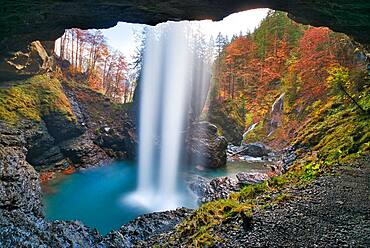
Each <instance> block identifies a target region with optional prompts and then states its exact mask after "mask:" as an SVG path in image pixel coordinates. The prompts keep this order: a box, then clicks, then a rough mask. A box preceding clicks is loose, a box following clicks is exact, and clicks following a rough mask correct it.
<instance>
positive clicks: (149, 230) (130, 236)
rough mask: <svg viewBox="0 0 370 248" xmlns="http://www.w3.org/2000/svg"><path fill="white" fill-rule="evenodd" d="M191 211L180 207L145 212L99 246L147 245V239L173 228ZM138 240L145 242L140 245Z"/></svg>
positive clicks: (105, 238) (110, 234) (106, 237)
mask: <svg viewBox="0 0 370 248" xmlns="http://www.w3.org/2000/svg"><path fill="white" fill-rule="evenodd" d="M191 212H192V210H191V209H187V208H178V209H176V210H171V211H165V212H158V213H150V214H144V215H142V216H139V217H138V218H136V219H134V220H132V221H130V222H129V223H127V224H126V225H123V226H122V227H121V228H120V229H119V230H118V231H112V232H110V233H109V234H108V235H107V236H105V237H104V239H103V240H102V241H101V242H100V243H99V244H98V245H97V247H145V240H147V239H150V238H151V237H153V236H156V235H160V234H162V233H166V232H169V231H171V230H173V229H174V228H175V226H176V225H177V224H179V223H180V222H181V221H182V220H184V219H185V218H186V217H188V216H189V215H190V214H191ZM137 242H143V244H142V245H139V246H138V245H137Z"/></svg>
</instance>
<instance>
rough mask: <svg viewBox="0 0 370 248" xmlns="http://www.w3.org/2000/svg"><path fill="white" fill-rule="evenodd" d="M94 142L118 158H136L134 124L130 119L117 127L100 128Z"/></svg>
mask: <svg viewBox="0 0 370 248" xmlns="http://www.w3.org/2000/svg"><path fill="white" fill-rule="evenodd" d="M94 143H96V144H97V145H98V146H100V147H101V148H102V149H104V150H105V151H106V152H107V153H108V154H109V155H110V156H112V157H115V158H118V159H128V158H134V157H135V147H136V134H135V131H134V126H133V124H132V122H130V121H126V122H124V124H123V125H122V124H121V125H117V126H115V127H107V126H105V127H104V126H103V127H101V128H99V129H98V131H97V136H96V138H95V139H94Z"/></svg>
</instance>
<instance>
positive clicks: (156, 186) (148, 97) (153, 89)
mask: <svg viewBox="0 0 370 248" xmlns="http://www.w3.org/2000/svg"><path fill="white" fill-rule="evenodd" d="M189 24H190V22H179V23H165V24H161V25H159V26H156V27H155V28H153V29H148V30H147V32H146V45H145V54H144V66H143V72H142V80H141V82H140V84H141V85H140V87H141V92H140V119H139V121H140V124H139V161H138V162H139V176H138V188H137V191H136V192H135V193H134V194H133V196H132V198H133V200H135V201H136V202H139V203H140V204H141V205H144V206H146V207H147V208H150V209H153V210H166V209H174V208H176V207H179V206H181V205H182V204H181V199H180V196H181V194H182V192H181V190H179V166H180V154H181V152H182V148H183V147H182V145H183V141H184V137H183V136H184V130H185V128H186V123H187V121H188V118H189V113H190V112H191V111H190V109H189V107H190V106H192V105H194V101H195V99H194V98H195V96H194V87H195V86H196V87H197V88H198V89H199V90H200V91H204V89H205V88H206V89H207V90H206V91H205V92H204V93H203V94H201V95H202V96H201V97H203V98H204V96H203V95H204V94H207V92H208V88H207V87H205V86H204V85H207V83H208V84H209V78H210V77H209V76H207V75H205V74H207V73H209V71H208V72H207V71H206V70H205V68H206V67H207V66H206V65H202V67H201V68H204V70H203V69H202V70H199V66H198V68H196V65H197V63H195V62H196V61H198V60H199V56H198V57H197V56H196V54H195V53H194V47H192V46H193V45H194V44H192V43H191V42H192V40H191V38H194V37H193V36H192V33H191V27H190V25H189ZM198 74H200V75H198ZM202 74H203V75H202ZM199 90H198V91H197V90H195V92H198V93H199ZM199 102H201V101H199ZM203 104H204V103H203ZM198 105H199V104H198ZM198 107H199V106H198Z"/></svg>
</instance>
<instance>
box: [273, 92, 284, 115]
mask: <svg viewBox="0 0 370 248" xmlns="http://www.w3.org/2000/svg"><path fill="white" fill-rule="evenodd" d="M284 96H285V93H282V94H281V95H280V96H279V97H278V98H277V99H276V100H275V101H274V103H273V104H272V106H271V114H274V113H276V112H277V111H282V110H283V106H284V105H283V104H284Z"/></svg>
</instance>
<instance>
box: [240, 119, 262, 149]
mask: <svg viewBox="0 0 370 248" xmlns="http://www.w3.org/2000/svg"><path fill="white" fill-rule="evenodd" d="M258 123H259V122H256V123H253V124H252V125H250V126H249V127H248V129H247V131H246V132H245V133H243V139H242V142H241V143H240V146H242V145H243V141H244V139H245V137H247V134H248V133H249V132H251V131H252V130H253V129H254V128H255V127H256V126H257V124H258Z"/></svg>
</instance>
